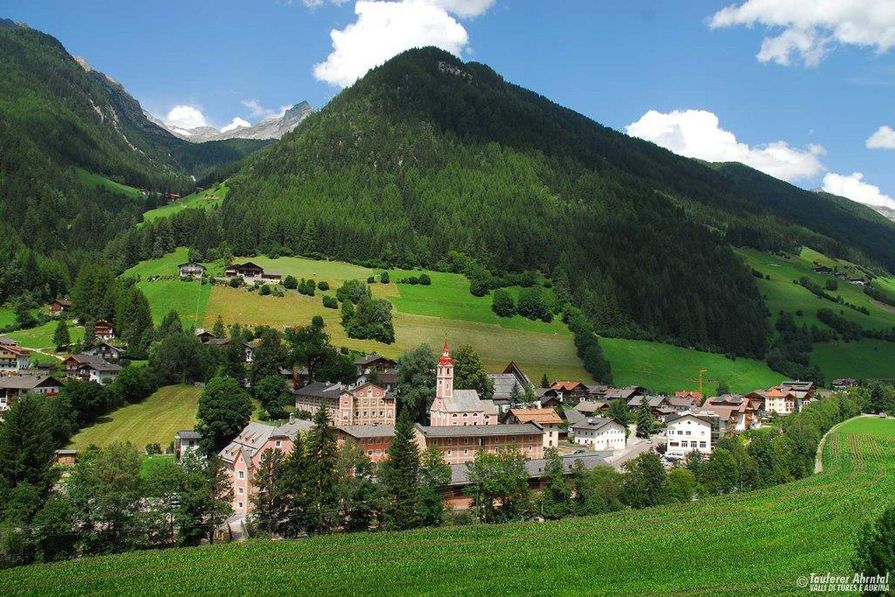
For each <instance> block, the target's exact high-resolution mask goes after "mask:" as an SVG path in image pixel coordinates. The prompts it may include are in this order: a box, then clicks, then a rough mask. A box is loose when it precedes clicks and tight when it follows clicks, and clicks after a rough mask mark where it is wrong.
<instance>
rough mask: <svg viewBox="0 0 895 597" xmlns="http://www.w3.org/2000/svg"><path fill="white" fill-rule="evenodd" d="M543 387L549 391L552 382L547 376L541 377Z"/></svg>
mask: <svg viewBox="0 0 895 597" xmlns="http://www.w3.org/2000/svg"><path fill="white" fill-rule="evenodd" d="M541 387H542V388H544V389H547V388H549V387H550V380H549V379H547V374H546V373H545V374H544V375H542V376H541Z"/></svg>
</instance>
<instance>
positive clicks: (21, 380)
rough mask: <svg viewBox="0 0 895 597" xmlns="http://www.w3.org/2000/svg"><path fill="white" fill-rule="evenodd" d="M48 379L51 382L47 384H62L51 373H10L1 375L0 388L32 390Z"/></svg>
mask: <svg viewBox="0 0 895 597" xmlns="http://www.w3.org/2000/svg"><path fill="white" fill-rule="evenodd" d="M46 381H49V382H50V383H49V384H46V385H57V386H61V385H62V384H61V383H59V381H58V380H57V379H55V378H54V377H51V376H49V375H8V376H2V377H0V389H2V390H32V389H34V388H36V387H37V386H39V385H42V384H43V383H44V382H46Z"/></svg>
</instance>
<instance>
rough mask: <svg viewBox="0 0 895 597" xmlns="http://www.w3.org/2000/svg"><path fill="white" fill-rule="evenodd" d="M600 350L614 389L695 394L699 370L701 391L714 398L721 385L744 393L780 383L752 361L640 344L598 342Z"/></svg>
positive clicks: (761, 364)
mask: <svg viewBox="0 0 895 597" xmlns="http://www.w3.org/2000/svg"><path fill="white" fill-rule="evenodd" d="M600 346H602V347H603V352H604V353H605V354H606V357H607V358H608V359H609V362H610V363H612V377H613V381H614V383H615V385H616V386H626V385H642V386H646V387H648V388H651V389H653V390H656V391H660V392H668V393H671V392H674V391H677V390H696V389H698V387H699V370H700V369H707V371H706V372H705V373H704V375H703V388H704V391H705V392H706V393H709V394H714V392H715V388H717V387H718V384H720V383H722V382H723V383H725V384H727V386H728V387H730V390H731V391H732V392H737V393H747V392H751V391H752V390H755V389H757V388H769V387H771V386H773V385H775V384H777V383H779V382H780V381H782V380H783V376H781V375H780V374H779V373H777V372H775V371H771V369H769V368H768V366H767V365H766V364H765V363H764V362H763V361H757V360H753V359H743V358H737V359H729V358H727V357H726V356H724V355H721V354H715V353H711V352H701V351H698V350H689V349H686V348H679V347H677V346H671V345H670V344H661V343H658V342H647V341H644V340H624V339H620V338H600Z"/></svg>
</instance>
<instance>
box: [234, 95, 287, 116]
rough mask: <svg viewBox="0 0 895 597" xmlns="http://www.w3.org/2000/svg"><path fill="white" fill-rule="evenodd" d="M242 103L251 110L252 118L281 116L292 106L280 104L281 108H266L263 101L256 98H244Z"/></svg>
mask: <svg viewBox="0 0 895 597" xmlns="http://www.w3.org/2000/svg"><path fill="white" fill-rule="evenodd" d="M240 103H241V104H242V105H243V106H245V107H246V108H248V109H249V110H251V113H250V116H251V117H252V118H260V119H262V120H263V119H267V118H280V117H282V116H283V114H285V113H286V110H288V109H289V108H291V107H292V106H288V105H287V106H280V109H279V110H274V109H273V108H265V107H264V106H262V105H261V102H259V101H258V100H256V99H250V100H242V101H241V102H240Z"/></svg>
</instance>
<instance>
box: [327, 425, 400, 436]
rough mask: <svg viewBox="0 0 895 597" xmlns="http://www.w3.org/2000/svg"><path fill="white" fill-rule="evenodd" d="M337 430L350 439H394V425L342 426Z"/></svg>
mask: <svg viewBox="0 0 895 597" xmlns="http://www.w3.org/2000/svg"><path fill="white" fill-rule="evenodd" d="M339 430H340V431H342V432H343V433H344V434H346V435H350V436H351V437H356V438H361V437H395V426H394V425H342V426H341V427H339Z"/></svg>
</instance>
